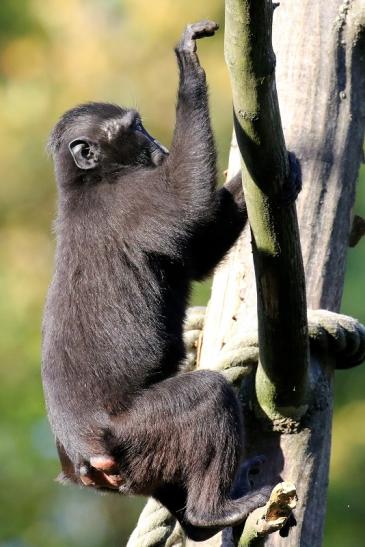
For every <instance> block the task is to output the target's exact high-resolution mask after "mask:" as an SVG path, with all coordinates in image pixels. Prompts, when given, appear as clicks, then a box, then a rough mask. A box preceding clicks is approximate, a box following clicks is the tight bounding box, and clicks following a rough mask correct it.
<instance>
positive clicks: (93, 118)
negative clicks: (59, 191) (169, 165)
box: [50, 103, 168, 183]
mask: <svg viewBox="0 0 365 547" xmlns="http://www.w3.org/2000/svg"><path fill="white" fill-rule="evenodd" d="M50 148H51V150H52V152H53V156H54V158H55V163H56V170H57V172H58V174H60V173H62V174H63V177H64V178H65V179H67V180H65V181H64V182H67V183H70V182H72V179H74V178H75V177H76V178H77V179H80V175H81V177H82V175H83V174H85V175H86V174H87V175H88V177H87V178H88V180H90V178H91V179H93V178H95V180H100V179H102V178H103V177H105V176H108V175H109V174H111V173H117V172H119V171H122V170H123V169H125V168H128V167H134V168H136V167H154V166H157V165H160V164H161V163H162V162H163V160H164V158H165V157H166V156H167V154H168V151H167V149H166V148H165V147H164V146H162V145H161V144H160V143H159V142H158V141H157V140H156V139H154V138H153V137H151V135H150V134H149V133H148V132H147V131H146V130H145V129H144V127H143V125H142V121H141V118H140V116H139V114H138V112H136V111H135V110H127V109H123V108H120V107H118V106H115V105H109V104H104V103H92V104H88V105H81V106H79V107H76V108H75V109H73V110H70V111H69V112H66V114H64V116H63V117H62V118H61V120H60V121H59V122H58V124H57V125H56V127H55V128H54V130H53V132H52V135H51V139H50ZM58 178H60V177H58ZM60 182H61V183H62V180H60Z"/></svg>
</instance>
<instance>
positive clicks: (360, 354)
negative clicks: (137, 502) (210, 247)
mask: <svg viewBox="0 0 365 547" xmlns="http://www.w3.org/2000/svg"><path fill="white" fill-rule="evenodd" d="M204 318H205V308H204V307H195V308H190V309H189V310H188V312H187V315H186V320H185V330H184V341H185V346H186V360H185V364H184V370H185V371H187V370H194V369H195V368H196V361H197V356H198V353H199V348H200V342H201V336H202V331H203V327H204ZM308 329H309V338H310V343H311V348H312V350H313V351H318V352H322V353H323V352H325V353H329V354H331V356H333V358H334V360H335V366H336V368H337V369H347V368H351V367H354V366H357V365H359V364H360V363H362V362H363V361H364V360H365V327H364V325H362V324H361V323H360V322H359V321H357V320H356V319H353V318H352V317H348V316H347V315H341V314H338V313H334V312H330V311H327V310H308ZM258 359H259V348H258V333H257V325H256V326H255V327H253V328H252V331H251V332H249V333H246V334H245V336H240V337H232V338H231V339H230V340H229V342H228V343H227V344H225V345H224V347H223V348H222V350H221V352H220V354H219V356H218V358H217V360H216V361H215V362H214V363H212V364H211V368H212V369H214V370H220V371H221V372H222V374H224V376H225V377H226V378H227V380H228V381H229V382H231V383H235V382H238V381H241V380H242V378H243V377H244V376H247V375H248V374H250V373H251V372H252V370H253V368H254V367H255V366H256V365H257V363H258ZM184 545H185V540H184V535H183V532H182V530H181V527H180V525H179V524H178V523H177V521H176V519H175V518H174V517H173V516H172V515H171V514H170V513H169V512H168V511H167V509H165V507H163V506H162V505H161V504H160V503H158V502H157V501H155V500H154V499H152V498H150V499H149V500H148V501H147V504H146V505H145V507H144V509H143V511H142V513H141V515H140V517H139V520H138V522H137V526H136V528H135V530H134V531H133V533H132V535H131V536H130V538H129V541H128V544H127V547H183V546H184Z"/></svg>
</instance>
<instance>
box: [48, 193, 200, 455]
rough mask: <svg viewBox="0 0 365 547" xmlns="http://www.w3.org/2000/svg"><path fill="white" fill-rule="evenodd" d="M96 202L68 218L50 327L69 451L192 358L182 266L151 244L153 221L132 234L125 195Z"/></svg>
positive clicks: (52, 411)
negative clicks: (185, 331) (187, 354)
mask: <svg viewBox="0 0 365 547" xmlns="http://www.w3.org/2000/svg"><path fill="white" fill-rule="evenodd" d="M111 198H113V199H111ZM90 201H91V204H90V203H89V204H88V207H85V203H84V204H81V205H80V204H79V206H77V205H74V207H73V209H71V210H69V209H66V210H65V211H64V210H62V209H61V211H60V215H59V220H58V241H57V251H56V263H55V273H54V277H53V280H52V283H51V286H50V289H49V293H48V297H47V304H46V308H45V314H44V322H43V351H42V353H43V367H42V376H43V384H44V391H45V397H46V402H47V407H48V413H49V417H50V421H51V424H52V427H53V430H54V432H55V434H56V436H58V438H59V439H60V440H61V442H63V443H64V444H65V445H66V443H67V441H66V439H65V437H66V436H70V430H71V429H72V430H73V431H74V434H75V437H78V436H80V431H82V432H84V433H85V434H86V435H87V433H88V430H89V429H92V430H93V431H94V432H95V428H96V427H97V426H98V425H99V426H100V428H101V430H102V429H103V428H104V427H105V424H107V422H108V419H109V416H110V415H113V414H116V413H120V412H123V410H124V409H127V408H129V407H130V404H131V399H132V398H133V397H134V396H135V395H136V394H137V393H138V391H140V390H141V389H143V388H144V387H145V386H147V385H150V384H151V383H154V382H157V381H159V380H161V379H162V378H164V377H166V376H169V375H172V374H174V373H175V372H176V371H177V369H178V365H179V363H180V362H181V360H182V359H183V357H184V347H183V341H182V322H183V317H184V310H185V306H186V298H187V293H188V285H189V283H188V279H187V274H186V272H184V271H183V265H182V264H181V261H180V260H179V259H178V258H176V257H174V256H173V254H171V253H167V254H163V253H162V252H160V249H159V248H158V249H153V248H152V249H151V248H148V245H146V246H145V245H144V244H143V241H144V239H146V240H147V239H148V234H149V233H150V225H149V224H148V222H146V223H144V221H143V216H142V217H140V218H139V219H138V222H139V226H135V229H134V231H133V232H131V226H130V225H128V222H126V214H125V210H123V207H122V206H121V203H120V202H119V196H118V193H116V194H115V195H114V196H113V195H111V197H110V199H107V200H105V199H103V196H101V197H100V195H99V196H96V197H95V196H93V198H92V199H91V200H89V202H90ZM108 208H109V210H108ZM110 208H112V209H113V210H112V211H110ZM132 213H133V211H132ZM127 219H128V221H129V222H131V219H130V217H127Z"/></svg>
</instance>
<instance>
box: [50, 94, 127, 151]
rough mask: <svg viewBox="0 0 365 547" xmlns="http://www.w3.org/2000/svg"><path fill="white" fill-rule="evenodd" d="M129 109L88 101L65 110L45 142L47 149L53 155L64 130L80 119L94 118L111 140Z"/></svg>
mask: <svg viewBox="0 0 365 547" xmlns="http://www.w3.org/2000/svg"><path fill="white" fill-rule="evenodd" d="M130 113H131V110H129V109H126V108H122V107H121V106H119V105H117V104H113V103H96V102H89V103H84V104H80V105H78V106H75V107H74V108H71V109H70V110H67V111H66V112H65V113H64V114H63V115H62V116H61V118H60V119H59V121H58V122H57V124H56V125H55V127H54V128H53V129H52V131H51V134H50V136H49V139H48V142H47V151H48V153H49V154H50V155H51V156H53V155H54V154H55V153H56V152H57V151H58V150H59V149H60V146H61V144H62V140H63V137H64V134H65V132H66V131H67V130H68V129H69V128H70V127H72V126H74V125H75V124H77V123H78V122H80V121H81V120H82V119H90V120H91V119H94V120H96V121H98V120H99V121H100V123H101V124H103V129H104V131H105V133H106V136H107V138H108V140H111V139H112V138H113V136H114V135H115V133H116V132H117V131H118V129H120V127H121V125H122V118H124V117H125V116H128V115H130Z"/></svg>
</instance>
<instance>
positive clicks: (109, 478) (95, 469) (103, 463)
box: [80, 456, 123, 490]
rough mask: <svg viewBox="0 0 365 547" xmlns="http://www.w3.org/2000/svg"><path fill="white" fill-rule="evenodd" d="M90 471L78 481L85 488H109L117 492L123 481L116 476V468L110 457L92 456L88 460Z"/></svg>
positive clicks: (118, 475)
mask: <svg viewBox="0 0 365 547" xmlns="http://www.w3.org/2000/svg"><path fill="white" fill-rule="evenodd" d="M90 465H91V467H92V469H90V471H88V473H86V474H85V475H81V476H80V479H81V481H82V483H83V484H84V485H85V486H94V487H96V488H98V487H99V488H110V489H112V490H118V488H119V487H120V486H121V485H122V484H123V479H122V477H121V476H120V474H118V467H117V464H116V461H115V460H114V458H111V457H110V456H93V457H91V458H90Z"/></svg>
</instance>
